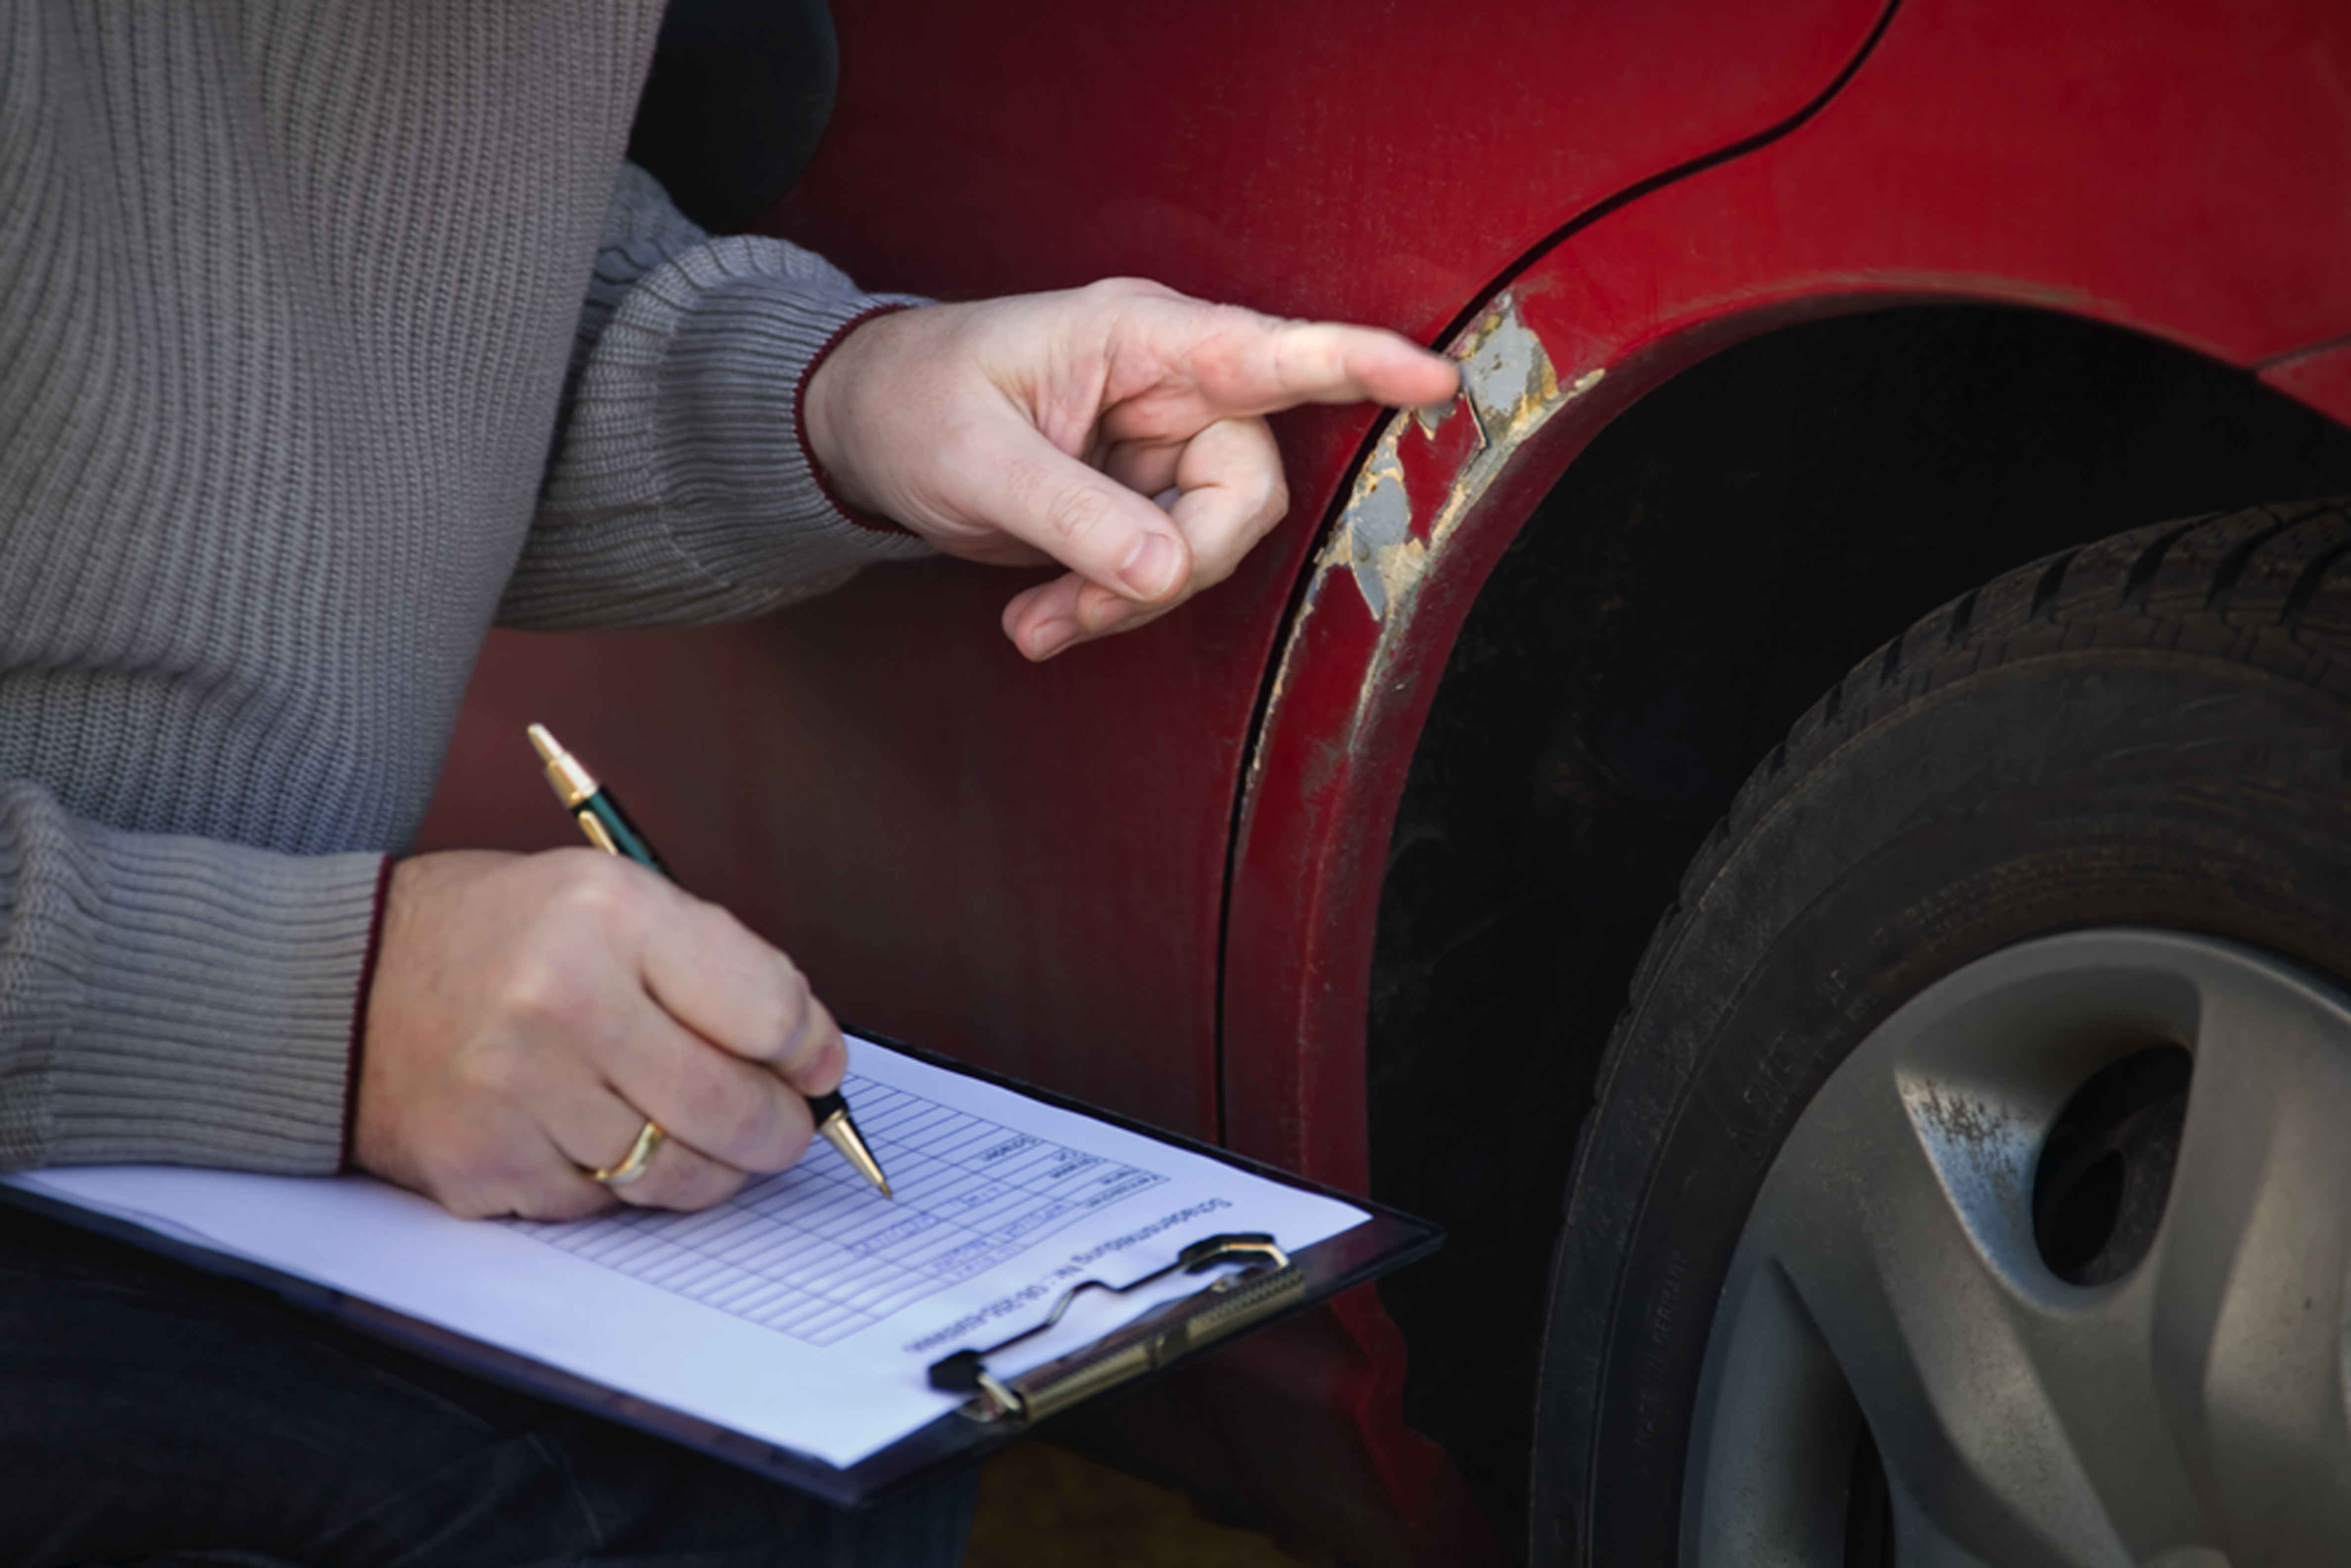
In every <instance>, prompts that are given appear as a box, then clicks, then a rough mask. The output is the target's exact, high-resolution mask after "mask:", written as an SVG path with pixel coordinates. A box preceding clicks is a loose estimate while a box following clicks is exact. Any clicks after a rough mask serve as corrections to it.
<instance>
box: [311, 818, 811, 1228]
mask: <svg viewBox="0 0 2351 1568" xmlns="http://www.w3.org/2000/svg"><path fill="white" fill-rule="evenodd" d="M847 1061H848V1055H847V1051H846V1048H845V1047H843V1045H842V1044H841V1030H839V1028H838V1027H837V1026H836V1025H835V1024H834V1023H833V1020H832V1017H831V1014H830V1013H828V1012H827V1011H826V1010H825V1009H824V1006H823V1004H822V1003H820V1002H819V1001H818V1000H817V999H816V998H815V997H814V996H812V995H811V994H810V991H809V988H808V982H807V981H806V979H804V978H803V977H801V975H800V973H799V970H798V969H796V968H795V967H793V966H792V963H791V961H790V960H789V958H787V957H785V956H784V955H783V954H781V953H779V952H778V951H776V949H774V948H773V947H771V946H768V944H767V943H765V942H762V941H761V940H759V938H758V937H757V936H753V935H751V933H750V932H748V931H747V930H746V929H744V927H743V926H742V925H740V924H739V923H738V922H737V921H736V919H735V918H734V916H732V915H728V914H727V913H726V911H725V910H723V909H720V908H719V907H717V906H716V904H705V903H703V902H702V901H700V900H699V899H696V898H694V897H692V896H690V895H688V894H685V893H683V892H681V891H680V890H679V889H678V888H676V887H675V886H674V885H673V884H671V883H667V882H665V881H664V880H663V879H662V878H660V877H659V876H656V875H654V874H653V873H651V872H648V871H646V870H644V869H643V868H642V867H639V866H636V865H632V864H630V863H628V862H624V861H620V860H616V859H614V858H613V857H611V856H610V855H603V854H598V853H596V852H594V851H592V850H584V849H580V850H554V851H550V852H547V853H544V854H536V855H511V854H499V853H492V852H476V851H457V852H447V853H442V854H430V855H419V856H417V857H415V858H414V859H413V860H407V861H402V862H399V863H398V864H397V865H395V866H394V867H393V869H392V888H391V893H390V895H389V900H388V903H387V904H386V907H385V911H384V926H383V936H382V942H381V947H380V948H379V950H378V954H377V962H376V976H375V983H374V985H373V987H372V988H371V991H370V993H369V999H368V1007H367V1019H366V1035H365V1051H364V1055H363V1057H362V1061H361V1068H360V1082H359V1084H358V1087H357V1092H358V1094H359V1103H358V1125H357V1128H356V1134H355V1152H356V1157H357V1160H358V1163H359V1164H360V1166H361V1167H363V1168H364V1169H367V1170H369V1171H371V1172H373V1173H374V1174H376V1175H378V1176H383V1177H385V1178H387V1179H389V1180H392V1181H395V1182H398V1183H400V1184H401V1185H402V1186H408V1187H412V1188H413V1189H415V1190H416V1191H418V1192H421V1193H423V1194H425V1195H426V1196H428V1197H434V1198H436V1199H438V1200H439V1201H440V1202H441V1203H442V1204H444V1206H446V1207H448V1208H450V1209H451V1210H453V1211H455V1212H456V1213H458V1214H461V1215H465V1216H469V1217H475V1216H483V1215H496V1214H519V1215H524V1216H527V1217H529V1218H538V1219H569V1218H577V1217H579V1216H581V1215H584V1214H590V1213H593V1212H595V1211H597V1210H599V1209H601V1208H605V1207H610V1206H611V1203H612V1202H613V1201H614V1200H615V1199H619V1200H621V1201H623V1202H628V1203H633V1204H643V1205H650V1206H653V1207H663V1208H701V1207H707V1206H708V1205H710V1204H714V1203H716V1202H718V1201H720V1200H721V1199H723V1198H725V1197H727V1196H728V1195H729V1194H731V1193H733V1192H734V1191H735V1190H736V1189H737V1187H739V1186H742V1184H743V1182H744V1181H745V1180H746V1179H747V1175H748V1173H751V1172H755V1171H776V1170H782V1169H783V1168H785V1167H786V1166H789V1165H791V1164H792V1163H793V1162H794V1161H796V1160H798V1159H799V1157H800V1155H801V1153H802V1152H803V1151H804V1150H805V1149H806V1148H807V1147H808V1143H809V1138H810V1132H811V1130H812V1129H811V1128H810V1124H809V1113H808V1103H807V1100H806V1098H805V1097H806V1096H808V1095H812V1094H822V1093H827V1092H831V1090H832V1089H833V1088H835V1087H836V1086H838V1084H839V1083H840V1082H841V1071H842V1069H843V1067H844V1066H845V1065H846V1063H847ZM648 1118H650V1119H652V1120H653V1121H655V1122H658V1123H660V1124H661V1125H662V1128H663V1129H664V1131H665V1132H667V1133H668V1134H670V1137H669V1141H668V1142H667V1143H665V1144H664V1145H662V1147H661V1148H660V1150H659V1152H657V1153H656V1154H655V1155H654V1156H653V1160H652V1162H651V1164H650V1165H649V1166H647V1168H646V1171H645V1174H644V1176H643V1177H642V1178H641V1179H639V1180H637V1181H635V1182H632V1183H631V1184H630V1185H628V1186H617V1187H606V1186H601V1185H599V1184H598V1183H596V1182H595V1181H592V1180H590V1178H589V1176H587V1175H586V1174H585V1173H586V1170H587V1169H589V1168H594V1167H601V1166H612V1165H615V1164H617V1163H619V1161H620V1160H621V1158H622V1155H625V1154H626V1153H627V1152H628V1150H629V1147H630V1145H631V1144H632V1143H633V1142H634V1141H635V1139H636V1136H637V1134H638V1133H639V1131H640V1130H641V1129H642V1128H643V1126H644V1124H645V1122H646V1120H647V1119H648Z"/></svg>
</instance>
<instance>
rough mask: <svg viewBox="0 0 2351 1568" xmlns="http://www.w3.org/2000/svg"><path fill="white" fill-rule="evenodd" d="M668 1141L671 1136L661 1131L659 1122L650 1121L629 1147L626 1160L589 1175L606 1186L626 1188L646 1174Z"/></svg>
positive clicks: (591, 1172)
mask: <svg viewBox="0 0 2351 1568" xmlns="http://www.w3.org/2000/svg"><path fill="white" fill-rule="evenodd" d="M668 1139H669V1134H667V1133H664V1132H663V1131H662V1130H661V1124H660V1123H659V1122H653V1121H648V1122H647V1123H646V1124H645V1130H644V1131H643V1132H642V1133H639V1134H637V1141H636V1142H635V1143H633V1144H631V1145H629V1155H628V1157H627V1158H626V1159H624V1160H622V1162H621V1163H620V1164H619V1165H617V1166H605V1167H604V1168H603V1169H602V1170H600V1171H590V1172H589V1173H588V1175H589V1176H590V1178H591V1179H593V1180H596V1181H600V1182H602V1183H603V1184H604V1185H605V1186H628V1185H629V1184H630V1183H631V1182H632V1181H634V1180H636V1179H637V1178H638V1177H639V1176H643V1175H644V1174H645V1167H646V1166H649V1165H651V1164H653V1155H655V1154H656V1153H657V1152H659V1150H660V1148H661V1146H662V1145H663V1144H664V1143H666V1142H667V1141H668Z"/></svg>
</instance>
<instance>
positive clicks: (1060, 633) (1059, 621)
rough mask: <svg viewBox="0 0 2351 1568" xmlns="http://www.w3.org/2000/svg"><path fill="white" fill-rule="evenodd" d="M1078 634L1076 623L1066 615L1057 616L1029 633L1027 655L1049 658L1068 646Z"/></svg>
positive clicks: (1032, 657) (1035, 657)
mask: <svg viewBox="0 0 2351 1568" xmlns="http://www.w3.org/2000/svg"><path fill="white" fill-rule="evenodd" d="M1077 634H1078V623H1077V622H1074V621H1072V620H1071V619H1069V618H1068V617H1067V616H1057V617H1055V618H1054V619H1053V620H1050V621H1048V622H1045V623H1044V624H1042V625H1040V626H1039V627H1038V628H1037V629H1036V630H1035V631H1034V632H1029V657H1030V658H1031V659H1050V658H1051V657H1052V656H1053V655H1054V654H1056V653H1060V652H1061V650H1062V649H1064V648H1066V647H1068V646H1069V645H1070V643H1071V642H1072V641H1074V640H1075V639H1076V637H1077Z"/></svg>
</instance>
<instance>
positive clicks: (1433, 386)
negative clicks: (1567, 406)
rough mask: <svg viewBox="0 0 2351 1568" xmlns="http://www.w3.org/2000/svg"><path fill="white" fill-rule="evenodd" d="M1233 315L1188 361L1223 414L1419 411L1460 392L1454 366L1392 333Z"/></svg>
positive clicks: (1202, 389) (1196, 381)
mask: <svg viewBox="0 0 2351 1568" xmlns="http://www.w3.org/2000/svg"><path fill="white" fill-rule="evenodd" d="M1233 315H1234V316H1235V317H1238V318H1241V319H1240V320H1232V321H1228V322H1227V323H1225V324H1224V325H1223V329H1222V330H1219V331H1217V332H1216V333H1215V334H1214V335H1213V336H1212V337H1211V339H1210V340H1208V341H1207V342H1205V343H1203V344H1201V345H1200V346H1199V348H1198V350H1196V352H1195V353H1194V355H1193V356H1192V366H1193V382H1194V384H1195V385H1196V386H1197V387H1198V388H1199V390H1200V393H1201V395H1202V396H1203V397H1205V398H1206V399H1207V401H1208V402H1210V403H1212V404H1213V405H1215V407H1216V408H1217V411H1218V412H1219V413H1225V414H1245V415H1246V414H1263V413H1275V412H1277V411H1278V410H1280V409H1285V408H1290V407H1294V406H1296V405H1297V404H1299V403H1303V402H1366V401H1369V402H1383V403H1386V404H1388V405H1390V406H1391V407H1396V408H1422V407H1426V406H1428V405H1430V404H1432V403H1440V402H1448V401H1450V400H1451V399H1452V398H1453V396H1454V395H1455V394H1456V393H1457V392H1459V391H1460V387H1461V375H1460V371H1458V369H1456V368H1455V366H1454V363H1453V361H1450V360H1448V359H1447V358H1445V357H1444V356H1443V355H1441V354H1436V353H1432V352H1430V351H1429V350H1426V349H1424V348H1422V347H1421V346H1420V345H1419V344H1417V343H1415V342H1413V341H1411V340H1409V339H1406V338H1403V337H1399V336H1398V335H1397V334H1395V333H1394V332H1389V331H1384V330H1383V329H1379V328H1376V327H1353V326H1348V325H1346V324H1345V323H1343V322H1338V321H1284V320H1277V319H1269V318H1266V317H1262V316H1257V315H1254V314H1253V313H1251V312H1247V311H1236V312H1234V313H1233Z"/></svg>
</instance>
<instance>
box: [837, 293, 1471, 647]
mask: <svg viewBox="0 0 2351 1568" xmlns="http://www.w3.org/2000/svg"><path fill="white" fill-rule="evenodd" d="M1458 384H1459V381H1458V375H1457V373H1456V371H1455V370H1454V368H1453V365H1452V363H1451V362H1450V361H1447V360H1445V359H1443V358H1441V357H1439V356H1437V355H1436V354H1432V353H1429V352H1428V351H1426V350H1423V349H1421V348H1418V347H1417V346H1416V345H1414V344H1413V343H1411V342H1408V341H1407V340H1405V339H1403V338H1400V337H1398V336H1396V335H1395V333H1393V332H1384V331H1378V330H1375V329H1370V328H1364V327H1348V326H1341V325H1337V324H1335V323H1331V322H1311V321H1286V320H1280V319H1275V318H1272V317H1268V316H1260V315H1259V314H1257V313H1256V312H1254V311H1251V310H1245V309H1241V308H1238V307H1236V306H1229V305H1209V304H1205V303H1203V302H1201V301H1199V300H1196V299H1191V298H1186V297H1185V296H1183V295H1180V294H1177V293H1175V291H1174V290H1173V289H1169V288H1165V287H1161V286H1160V285H1158V284H1155V283H1147V282H1142V281H1138V280H1135V279H1128V278H1121V279H1113V280H1111V281H1108V282H1103V283H1097V284H1094V285H1092V287H1087V288H1081V289H1076V290H1072V291H1070V292H1066V293H1060V294H1035V295H1024V296H1019V297H1016V298H1007V299H993V300H987V301H983V302H980V303H977V304H971V305H935V306H928V307H925V308H921V309H916V310H907V311H901V312H898V313H895V314H892V315H885V316H879V317H875V318H874V319H872V320H870V321H867V322H864V323H862V325H860V326H858V327H857V328H856V329H853V330H852V331H851V332H850V333H849V335H848V336H847V337H845V338H844V339H842V340H841V342H840V344H839V345H838V346H837V347H836V348H835V349H834V350H833V351H832V353H831V355H829V356H827V358H826V359H825V360H824V361H823V362H822V363H821V364H820V365H819V366H818V367H817V371H816V374H815V375H813V376H812V377H810V382H809V386H808V389H807V392H806V394H805V402H804V405H803V408H804V413H805V415H806V419H807V424H808V434H809V444H810V448H811V450H812V451H813V453H814V455H815V456H816V458H817V460H818V461H819V462H820V463H821V464H822V465H824V467H825V470H826V472H827V473H828V474H829V475H830V476H831V479H832V482H833V485H834V487H835V489H836V490H837V491H838V492H839V493H840V494H841V497H842V498H843V499H844V500H846V501H848V502H849V503H850V504H851V505H852V506H855V507H860V508H862V509H864V510H867V511H872V512H878V513H880V514H882V515H883V516H886V517H892V518H893V519H895V520H896V521H898V522H900V523H902V524H904V526H905V527H907V528H911V529H913V530H914V532H916V533H918V534H920V535H922V536H923V537H924V538H927V539H929V540H930V541H931V542H932V543H933V544H934V545H935V546H937V547H938V548H939V549H942V550H945V551H946V552H947V553H948V554H950V555H957V556H962V557H964V558H966V559H972V560H980V561H990V562H996V563H999V564H1004V565H1027V564H1035V563H1039V562H1041V561H1045V560H1048V559H1050V560H1057V561H1060V562H1061V564H1063V565H1065V566H1067V567H1069V568H1070V569H1071V570H1070V571H1069V572H1068V574H1067V575H1065V576H1063V577H1061V578H1058V579H1056V580H1053V581H1051V582H1047V583H1043V584H1040V585H1039V586H1037V587H1035V588H1031V589H1029V590H1028V591H1025V592H1023V593H1020V594H1019V595H1018V596H1016V597H1015V598H1014V599H1013V600H1012V601H1011V602H1010V603H1009V604H1008V605H1007V606H1006V607H1005V612H1004V630H1005V634H1006V635H1008V636H1009V637H1010V638H1011V639H1012V641H1013V643H1014V645H1015V646H1017V647H1019V649H1020V651H1021V652H1022V653H1026V654H1027V655H1028V656H1029V657H1030V658H1032V659H1045V658H1050V657H1051V656H1052V655H1053V654H1055V653H1060V652H1061V651H1062V650H1063V649H1065V648H1068V647H1071V646H1073V645H1074V644H1076V643H1081V642H1083V641H1086V640H1088V639H1090V638H1093V637H1099V636H1103V635H1106V634H1108V633H1110V632H1115V631H1125V630H1129V629H1132V628H1134V627H1135V626H1140V625H1142V624H1144V622H1148V621H1151V620H1153V619H1155V618H1156V617H1157V616H1160V615H1163V614H1165V613H1166V612H1168V611H1169V610H1171V609H1173V608H1175V606H1176V605H1178V604H1180V603H1182V602H1183V601H1185V600H1186V599H1188V598H1190V597H1191V596H1192V595H1193V594H1195V593H1196V592H1198V591H1201V590H1202V589H1204V588H1207V587H1210V586H1212V585H1214V584H1216V583H1217V582H1221V581H1222V580H1224V579H1225V578H1226V577H1228V576H1229V575H1230V574H1231V572H1232V570H1233V568H1234V567H1235V566H1236V565H1237V564H1238V562H1239V560H1240V559H1241V557H1242V556H1243V555H1245V554H1247V553H1248V551H1249V547H1250V546H1251V545H1254V544H1255V543H1256V542H1257V541H1258V540H1259V538H1263V537H1264V536H1265V534H1266V532H1267V530H1268V529H1270V528H1272V527H1273V525H1274V524H1275V523H1276V522H1277V521H1279V520H1280V517H1281V516H1282V513H1283V512H1284V510H1285V509H1286V508H1287V507H1288V506H1289V493H1288V490H1287V487H1286V486H1284V484H1283V481H1282V476H1281V457H1280V453H1279V452H1278V451H1277V450H1276V449H1275V446H1274V443H1273V436H1272V433H1271V432H1270V430H1269V429H1268V428H1267V426H1266V423H1265V420H1264V418H1263V416H1264V415H1265V414H1268V413H1273V412H1275V411H1276V410H1279V409H1284V408H1289V407H1291V406H1292V405H1294V404H1298V403H1303V402H1361V401H1364V400H1365V399H1369V400H1373V401H1376V402H1385V403H1389V404H1392V405H1396V406H1421V405H1426V404H1429V403H1435V402H1443V401H1445V400H1447V399H1448V398H1450V397H1452V396H1453V395H1454V393H1455V391H1456V390H1457V388H1458ZM1152 497H1159V498H1160V499H1161V500H1163V501H1165V508H1164V509H1163V507H1162V506H1160V505H1155V503H1154V500H1153V499H1152Z"/></svg>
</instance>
